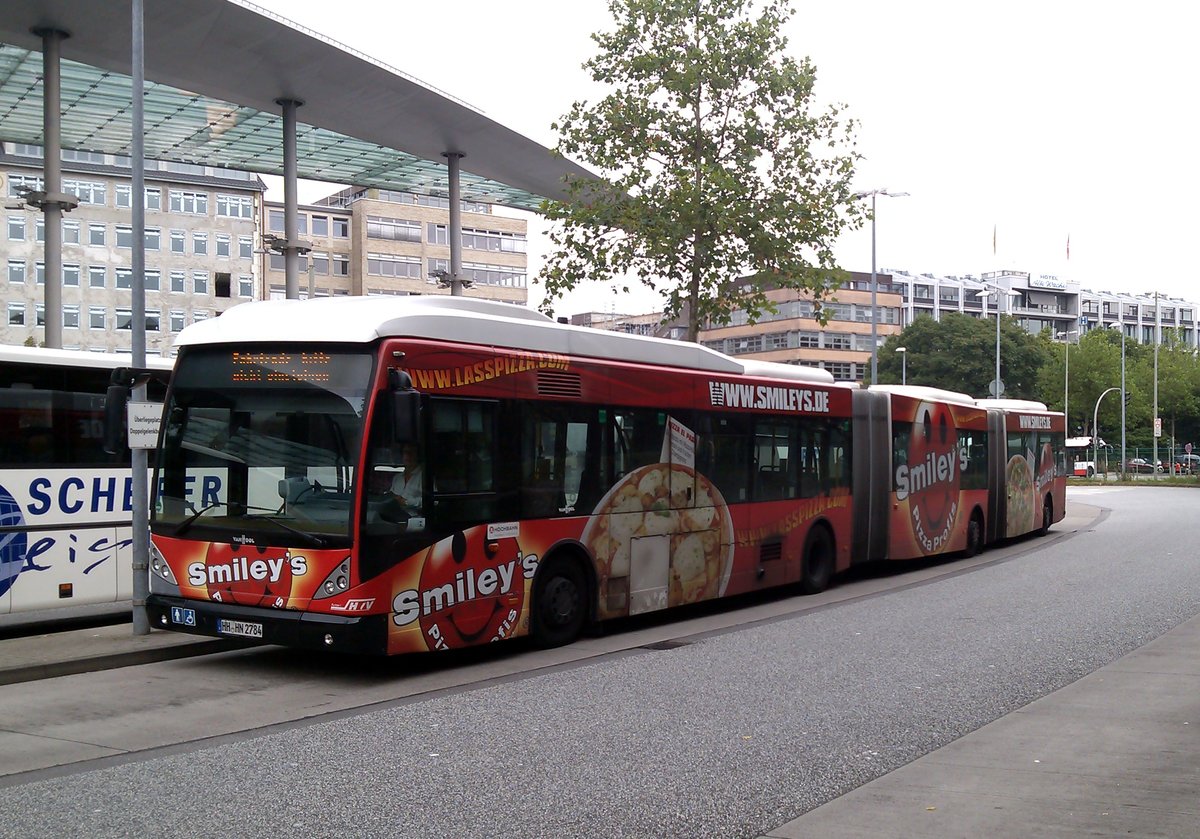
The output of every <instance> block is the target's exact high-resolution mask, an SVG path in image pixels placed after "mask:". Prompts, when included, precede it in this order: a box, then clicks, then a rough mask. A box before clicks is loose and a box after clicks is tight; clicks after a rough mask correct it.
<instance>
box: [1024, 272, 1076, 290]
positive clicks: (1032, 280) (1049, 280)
mask: <svg viewBox="0 0 1200 839" xmlns="http://www.w3.org/2000/svg"><path fill="white" fill-rule="evenodd" d="M1029 287H1030V288H1048V289H1050V290H1052V291H1066V290H1067V281H1066V280H1060V279H1059V278H1058V277H1056V276H1054V275H1053V274H1038V275H1036V276H1035V275H1033V274H1030V276H1029Z"/></svg>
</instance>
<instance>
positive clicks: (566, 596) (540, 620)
mask: <svg viewBox="0 0 1200 839" xmlns="http://www.w3.org/2000/svg"><path fill="white" fill-rule="evenodd" d="M586 591H587V586H586V584H585V583H584V580H583V571H582V570H580V568H579V564H578V563H576V562H571V561H569V560H566V561H564V560H558V561H556V562H554V563H553V564H551V565H550V567H548V568H546V569H544V570H543V571H542V573H540V574H538V576H537V581H536V583H535V584H534V587H533V605H532V610H533V630H532V632H533V640H534V643H536V644H537V645H538V646H539V647H561V646H562V645H563V644H569V643H571V642H572V641H574V640H575V639H576V638H577V637H579V633H580V631H581V630H582V629H583V624H584V621H586V620H587V609H586V607H585V604H584V594H585V592H586Z"/></svg>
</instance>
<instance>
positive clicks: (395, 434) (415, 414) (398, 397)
mask: <svg viewBox="0 0 1200 839" xmlns="http://www.w3.org/2000/svg"><path fill="white" fill-rule="evenodd" d="M388 387H389V388H390V389H391V391H392V440H393V441H394V442H396V443H415V442H417V440H418V438H419V436H420V429H421V423H420V420H421V394H420V392H418V391H415V390H413V386H412V377H411V376H409V375H408V373H407V372H405V371H404V370H399V369H397V368H395V367H393V368H391V369H390V370H388Z"/></svg>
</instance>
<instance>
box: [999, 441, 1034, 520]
mask: <svg viewBox="0 0 1200 839" xmlns="http://www.w3.org/2000/svg"><path fill="white" fill-rule="evenodd" d="M1005 484H1006V486H1007V487H1008V499H1007V500H1008V517H1007V519H1006V522H1005V529H1004V535H1005V536H1019V535H1021V534H1022V533H1028V532H1029V531H1030V530H1032V529H1033V513H1034V503H1033V501H1034V499H1033V495H1034V483H1033V470H1032V469H1031V468H1030V467H1029V460H1028V459H1027V458H1026V457H1025V456H1024V455H1019V454H1018V455H1013V456H1012V457H1011V458H1009V460H1008V465H1007V466H1006V467H1005Z"/></svg>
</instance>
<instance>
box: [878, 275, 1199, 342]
mask: <svg viewBox="0 0 1200 839" xmlns="http://www.w3.org/2000/svg"><path fill="white" fill-rule="evenodd" d="M889 274H890V277H891V284H892V286H894V288H895V289H896V291H897V292H898V293H899V294H900V298H901V300H902V301H903V302H902V313H903V323H904V325H905V326H907V325H909V324H910V323H912V322H913V321H914V320H915V319H916V318H919V317H932V318H934V319H940V318H941V316H942V315H943V314H944V313H946V312H960V313H962V314H966V315H970V316H972V317H985V316H986V317H995V314H996V306H997V305H999V306H1000V311H1001V312H1002V313H1003V314H1005V315H1011V316H1012V317H1013V318H1015V319H1016V321H1017V323H1019V324H1020V325H1021V327H1022V328H1024V329H1025V330H1027V331H1028V332H1030V333H1038V332H1042V331H1049V332H1050V334H1051V335H1052V336H1053V337H1055V338H1056V339H1066V340H1071V341H1076V340H1078V336H1080V335H1082V334H1084V333H1086V332H1087V331H1089V330H1091V329H1107V328H1110V327H1112V326H1116V325H1117V324H1120V325H1121V329H1122V330H1123V331H1124V333H1125V336H1126V337H1127V338H1130V339H1132V340H1135V341H1138V342H1139V343H1143V344H1152V343H1154V341H1155V335H1156V334H1157V333H1156V328H1161V330H1162V333H1161V334H1162V340H1163V341H1170V340H1178V341H1181V342H1182V343H1184V344H1186V345H1187V346H1189V347H1192V348H1200V331H1198V329H1197V327H1198V324H1197V312H1198V311H1200V307H1198V306H1197V304H1195V303H1192V302H1189V301H1186V300H1182V299H1180V298H1177V297H1169V296H1166V295H1159V296H1155V295H1154V294H1153V293H1150V294H1147V293H1145V292H1142V293H1137V294H1132V293H1120V292H1109V291H1093V290H1091V289H1086V288H1082V287H1081V286H1080V284H1079V283H1078V282H1075V281H1073V280H1067V279H1065V278H1063V277H1060V276H1058V275H1056V274H1050V273H1037V272H1029V271H991V272H987V273H983V274H980V275H979V276H978V277H976V276H973V275H969V274H968V275H965V276H961V277H959V276H935V275H933V274H910V273H908V272H906V271H898V270H890V271H889ZM997 292H998V293H997Z"/></svg>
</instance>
